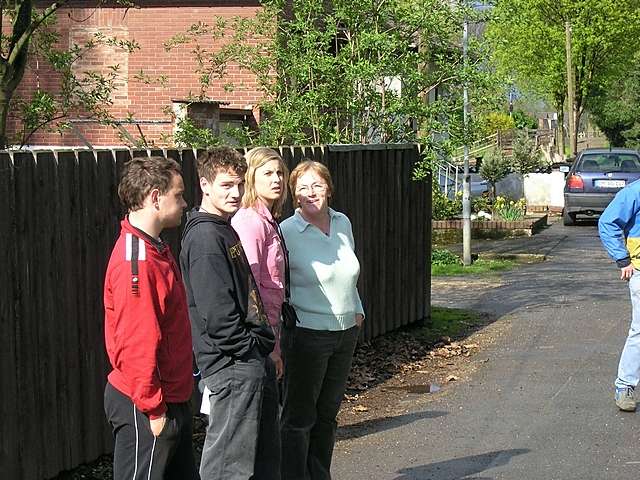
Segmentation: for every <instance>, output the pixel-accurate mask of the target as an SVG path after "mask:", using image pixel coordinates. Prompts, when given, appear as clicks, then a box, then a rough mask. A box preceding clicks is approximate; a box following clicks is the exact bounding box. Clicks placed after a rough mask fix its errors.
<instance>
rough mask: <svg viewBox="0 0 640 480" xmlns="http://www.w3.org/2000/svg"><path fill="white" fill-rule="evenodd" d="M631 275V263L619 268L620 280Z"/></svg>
mask: <svg viewBox="0 0 640 480" xmlns="http://www.w3.org/2000/svg"><path fill="white" fill-rule="evenodd" d="M632 276H633V265H627V266H626V267H623V268H621V269H620V280H626V281H629V280H630V279H631V277H632Z"/></svg>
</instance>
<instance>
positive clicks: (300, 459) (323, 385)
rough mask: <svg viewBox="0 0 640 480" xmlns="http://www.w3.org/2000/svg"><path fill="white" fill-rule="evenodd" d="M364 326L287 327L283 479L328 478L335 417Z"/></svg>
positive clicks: (282, 425)
mask: <svg viewBox="0 0 640 480" xmlns="http://www.w3.org/2000/svg"><path fill="white" fill-rule="evenodd" d="M359 331H360V329H359V328H358V327H353V328H350V329H348V330H344V331H337V332H331V331H325V330H312V329H308V328H301V327H296V328H294V329H290V330H289V329H285V330H284V331H283V333H282V339H281V346H282V353H283V357H284V404H283V407H282V416H281V418H280V426H281V430H280V435H281V439H282V480H294V479H295V480H329V479H330V478H331V473H330V470H331V457H332V455H333V446H334V444H335V438H336V429H337V422H336V416H337V415H338V411H339V409H340V403H341V402H342V397H343V396H344V391H345V388H346V385H347V377H348V376H349V370H350V369H351V361H352V359H353V350H354V348H355V346H356V342H357V340H358V333H359Z"/></svg>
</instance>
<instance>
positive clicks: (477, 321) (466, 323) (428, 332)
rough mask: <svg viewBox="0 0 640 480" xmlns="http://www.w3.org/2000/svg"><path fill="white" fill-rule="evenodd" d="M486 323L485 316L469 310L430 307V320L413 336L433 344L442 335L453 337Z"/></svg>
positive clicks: (462, 334)
mask: <svg viewBox="0 0 640 480" xmlns="http://www.w3.org/2000/svg"><path fill="white" fill-rule="evenodd" d="M486 323H487V319H486V318H485V316H483V315H481V314H479V313H476V312H472V311H470V310H460V309H457V308H443V307H431V322H430V323H429V325H428V326H424V327H422V328H420V330H418V331H416V332H415V336H416V337H419V339H420V340H421V341H424V342H425V343H427V344H433V343H436V342H438V341H439V340H440V339H441V338H442V337H451V338H452V339H455V338H458V337H461V336H464V335H465V334H467V333H468V332H470V331H471V330H475V329H476V328H477V327H480V326H483V325H485V324H486Z"/></svg>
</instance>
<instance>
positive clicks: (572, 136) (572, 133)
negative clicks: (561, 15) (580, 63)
mask: <svg viewBox="0 0 640 480" xmlns="http://www.w3.org/2000/svg"><path fill="white" fill-rule="evenodd" d="M564 30H565V34H566V42H565V45H566V50H567V102H568V103H569V108H568V109H567V110H568V112H567V114H568V116H569V118H568V123H569V148H570V149H571V155H572V156H573V157H575V156H576V153H578V152H577V151H576V150H577V146H578V141H577V138H576V125H575V123H576V116H575V112H574V109H575V90H574V85H573V65H572V62H571V23H570V22H569V21H566V22H565V24H564ZM563 153H564V152H563Z"/></svg>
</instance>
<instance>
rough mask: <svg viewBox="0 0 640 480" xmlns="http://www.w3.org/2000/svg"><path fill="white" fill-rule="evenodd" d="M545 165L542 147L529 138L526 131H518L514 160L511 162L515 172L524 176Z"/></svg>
mask: <svg viewBox="0 0 640 480" xmlns="http://www.w3.org/2000/svg"><path fill="white" fill-rule="evenodd" d="M543 164H544V157H543V156H542V152H541V151H540V147H538V146H537V145H536V142H535V141H534V140H533V139H531V138H529V134H528V133H527V132H526V131H523V130H520V131H518V133H516V136H515V138H514V139H513V159H512V160H511V167H512V169H513V171H514V172H516V173H519V174H520V175H523V176H524V175H527V174H528V173H533V172H535V171H536V170H538V169H539V168H541V167H542V166H543Z"/></svg>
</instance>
